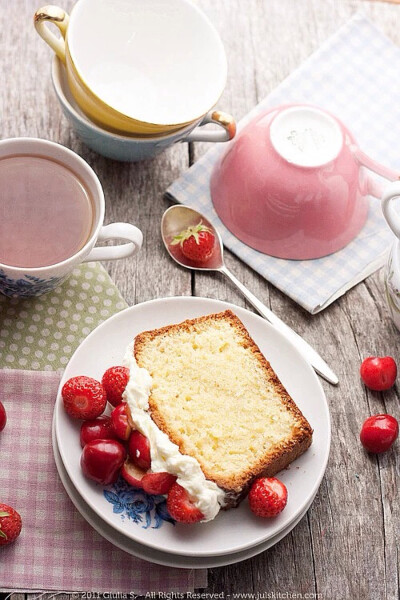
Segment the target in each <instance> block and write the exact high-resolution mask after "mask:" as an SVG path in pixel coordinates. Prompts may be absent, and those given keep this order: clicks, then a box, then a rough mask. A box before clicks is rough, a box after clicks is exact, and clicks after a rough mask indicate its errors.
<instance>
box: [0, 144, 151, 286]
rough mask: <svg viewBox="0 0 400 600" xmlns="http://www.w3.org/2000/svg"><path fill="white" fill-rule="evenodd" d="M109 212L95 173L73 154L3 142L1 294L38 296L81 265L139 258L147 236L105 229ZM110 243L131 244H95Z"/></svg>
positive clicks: (127, 227)
mask: <svg viewBox="0 0 400 600" xmlns="http://www.w3.org/2000/svg"><path fill="white" fill-rule="evenodd" d="M104 208H105V205H104V195H103V190H102V187H101V184H100V182H99V180H98V178H97V176H96V174H95V173H94V171H93V170H92V169H91V168H90V167H89V165H88V164H87V163H86V162H85V161H84V160H83V159H82V158H80V157H79V156H78V155H77V154H75V153H74V152H72V151H71V150H68V149H67V148H64V147H63V146H61V145H59V144H56V143H54V142H50V141H47V140H42V139H36V138H12V139H6V140H2V141H0V292H2V293H3V294H5V295H7V296H38V295H40V294H43V293H45V292H48V291H50V290H52V289H54V288H55V287H57V286H58V285H59V284H60V283H61V282H62V281H63V280H64V279H65V278H66V277H67V276H68V275H69V274H70V272H71V271H72V270H73V269H74V268H75V267H76V266H77V265H79V264H80V263H81V262H86V261H92V260H113V259H118V258H124V257H127V256H130V255H132V254H135V253H136V252H137V251H138V250H139V249H140V247H141V244H142V233H141V231H140V230H139V229H138V228H137V227H135V226H134V225H131V224H129V223H113V224H111V225H107V226H103V219H104ZM111 239H115V240H120V241H122V242H124V243H122V244H120V245H117V246H107V247H94V246H95V244H96V242H97V241H104V240H111Z"/></svg>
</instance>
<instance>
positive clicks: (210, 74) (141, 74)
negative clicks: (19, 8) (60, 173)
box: [34, 0, 236, 161]
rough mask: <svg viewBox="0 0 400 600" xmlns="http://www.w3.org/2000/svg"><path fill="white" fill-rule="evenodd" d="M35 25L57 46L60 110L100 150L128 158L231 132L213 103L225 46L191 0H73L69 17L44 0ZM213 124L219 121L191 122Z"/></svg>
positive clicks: (220, 85)
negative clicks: (51, 26)
mask: <svg viewBox="0 0 400 600" xmlns="http://www.w3.org/2000/svg"><path fill="white" fill-rule="evenodd" d="M34 23H35V27H36V30H37V31H38V33H39V35H40V36H41V37H42V38H43V39H44V40H45V41H46V42H47V43H48V44H49V45H50V47H51V48H52V49H53V50H54V52H55V54H56V56H55V58H54V61H53V69H52V77H53V84H54V88H55V91H56V94H57V97H58V99H59V101H60V104H61V107H62V109H63V111H64V114H65V115H66V117H67V118H68V120H69V121H70V123H71V124H72V126H73V128H74V129H75V131H76V133H77V134H78V135H79V137H81V138H82V139H83V141H84V142H85V143H86V144H87V145H88V146H90V147H91V148H93V149H94V150H96V151H97V152H99V153H101V154H103V155H105V156H108V157H110V158H114V159H117V160H128V161H134V160H142V159H144V158H151V157H153V156H155V155H156V154H158V153H159V152H160V151H162V150H163V149H164V148H166V147H168V146H170V145H171V144H173V143H175V142H178V141H227V140H229V139H231V138H232V137H233V136H234V135H235V130H236V127H235V122H234V120H233V118H232V117H231V116H230V115H227V114H225V113H223V112H220V111H217V110H214V107H215V105H216V103H217V101H218V99H219V97H220V96H221V94H222V91H223V89H224V86H225V82H226V75H227V65H226V57H225V52H224V48H223V45H222V42H221V40H220V38H219V35H218V33H217V31H216V30H215V28H214V27H213V25H212V24H211V23H210V21H209V20H208V19H207V17H206V16H205V15H204V14H203V13H202V12H201V11H200V10H199V9H198V8H197V7H196V6H195V5H194V4H193V3H192V2H191V1H190V0H146V2H143V1H142V0H129V1H128V0H78V1H77V3H76V4H75V6H74V8H73V10H72V12H71V16H69V15H68V14H67V13H66V12H65V11H64V10H62V9H61V8H58V7H56V6H45V7H43V8H41V9H39V10H38V11H37V12H36V13H35V17H34ZM47 23H53V24H54V25H56V26H57V27H58V29H59V30H60V32H61V37H60V38H59V37H57V36H56V35H54V33H52V31H51V30H50V29H49V27H48V26H47ZM210 122H213V123H216V124H217V125H219V127H220V128H221V129H220V130H219V131H218V130H215V129H213V130H203V131H201V130H199V129H196V128H197V127H198V126H201V125H204V124H206V123H210Z"/></svg>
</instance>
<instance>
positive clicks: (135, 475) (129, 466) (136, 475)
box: [121, 458, 146, 489]
mask: <svg viewBox="0 0 400 600" xmlns="http://www.w3.org/2000/svg"><path fill="white" fill-rule="evenodd" d="M121 475H122V477H123V478H124V479H125V481H126V482H127V483H129V484H130V485H131V486H133V487H134V488H139V489H141V488H142V487H143V486H142V480H143V478H144V477H145V475H146V471H143V469H141V468H140V467H138V466H137V465H135V463H134V462H132V461H131V459H130V458H127V459H126V461H125V462H124V464H123V465H122V467H121Z"/></svg>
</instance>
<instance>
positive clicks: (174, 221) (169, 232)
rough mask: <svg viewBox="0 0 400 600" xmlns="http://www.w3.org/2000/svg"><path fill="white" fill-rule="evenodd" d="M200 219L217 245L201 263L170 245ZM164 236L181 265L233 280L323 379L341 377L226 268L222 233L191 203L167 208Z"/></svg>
mask: <svg viewBox="0 0 400 600" xmlns="http://www.w3.org/2000/svg"><path fill="white" fill-rule="evenodd" d="M200 221H202V223H203V224H204V225H206V226H207V227H209V228H210V229H211V231H212V232H213V233H214V236H215V247H214V249H213V253H212V255H211V258H210V259H209V260H207V262H206V263H205V266H203V265H199V264H196V263H194V262H193V261H191V260H190V259H188V258H186V257H185V256H184V255H183V254H182V252H181V250H180V247H179V245H174V246H171V242H172V240H173V238H174V236H175V235H178V234H179V233H180V232H181V231H183V230H184V229H187V228H188V227H190V226H193V225H197V224H198V223H199V222H200ZM161 236H162V239H163V242H164V245H165V247H166V249H167V251H168V253H169V254H170V256H171V257H172V258H173V259H174V260H175V261H176V262H177V263H178V264H179V265H181V266H182V267H186V268H188V269H193V270H199V271H218V272H219V273H223V274H224V275H226V276H227V277H228V278H229V279H230V280H231V281H232V283H234V284H235V286H236V287H237V288H239V290H240V291H241V292H242V294H243V296H244V297H245V298H246V299H247V300H248V301H249V302H250V304H252V305H253V307H254V308H255V309H256V310H257V312H259V313H260V315H262V316H263V317H264V318H265V319H267V321H269V322H270V323H271V324H272V325H274V327H275V328H276V329H277V330H278V331H280V332H281V333H283V334H284V335H285V336H286V338H288V339H289V340H290V341H291V342H292V343H293V344H294V345H295V346H296V348H297V349H298V350H300V352H301V353H302V355H303V356H304V357H305V359H306V360H307V361H308V362H309V363H310V365H311V366H312V367H313V368H314V369H315V371H316V372H317V373H318V374H319V375H321V377H323V378H324V379H326V380H327V381H329V383H333V384H334V385H336V384H337V383H338V382H339V380H338V378H337V376H336V375H335V373H334V372H333V371H332V369H330V367H329V366H328V365H327V364H326V362H325V361H324V360H323V359H322V358H321V357H320V355H319V354H318V353H317V352H316V351H315V350H314V349H313V348H312V347H311V346H310V345H309V344H308V343H307V342H306V341H305V340H303V338H301V337H300V336H299V335H298V334H297V333H296V332H295V331H293V329H290V327H289V326H288V325H286V323H284V322H283V321H281V319H280V318H279V317H277V316H276V315H275V314H274V313H273V312H272V311H271V310H270V309H269V308H267V307H266V306H265V305H264V304H263V303H262V302H261V301H260V300H259V299H258V298H256V296H254V294H252V293H251V292H250V291H249V290H248V289H247V288H246V287H245V286H244V285H243V283H241V282H240V281H239V280H238V279H236V277H235V276H234V275H233V274H232V273H231V272H230V271H229V270H228V269H227V267H226V265H225V263H224V258H223V248H224V247H223V244H222V240H221V236H220V235H219V233H218V231H217V230H216V229H215V227H214V226H213V225H212V223H210V221H209V220H208V219H206V218H205V217H204V216H203V215H202V214H200V213H199V212H197V211H196V210H194V209H193V208H189V207H188V206H182V205H174V206H171V207H170V208H168V209H167V210H166V211H165V213H164V215H163V218H162V220H161Z"/></svg>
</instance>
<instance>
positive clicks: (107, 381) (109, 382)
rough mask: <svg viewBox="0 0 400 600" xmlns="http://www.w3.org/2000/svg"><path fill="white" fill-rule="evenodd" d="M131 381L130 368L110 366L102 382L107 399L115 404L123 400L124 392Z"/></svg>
mask: <svg viewBox="0 0 400 600" xmlns="http://www.w3.org/2000/svg"><path fill="white" fill-rule="evenodd" d="M128 381H129V369H128V368H127V367H110V368H109V369H107V371H106V372H105V373H104V375H103V378H102V380H101V383H102V384H103V387H104V389H105V390H106V394H107V400H108V402H109V403H110V404H112V405H113V406H118V404H120V403H121V402H122V394H123V392H124V390H125V388H126V384H127V383H128Z"/></svg>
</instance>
